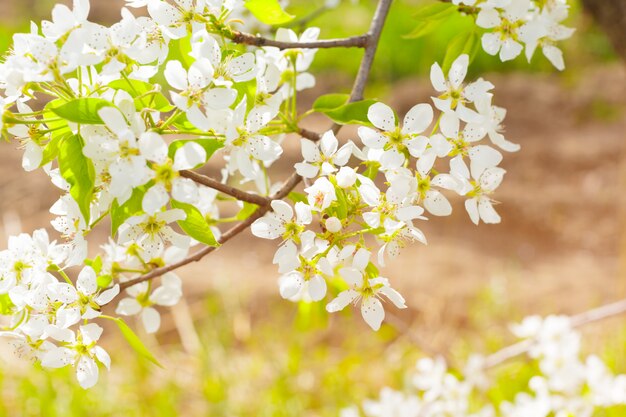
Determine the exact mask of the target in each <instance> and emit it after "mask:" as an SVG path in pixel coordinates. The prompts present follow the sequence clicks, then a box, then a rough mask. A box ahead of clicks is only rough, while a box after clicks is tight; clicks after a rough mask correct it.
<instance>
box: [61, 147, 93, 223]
mask: <svg viewBox="0 0 626 417" xmlns="http://www.w3.org/2000/svg"><path fill="white" fill-rule="evenodd" d="M83 146H84V142H83V138H82V137H81V136H80V135H72V136H69V137H67V138H65V139H64V140H63V141H61V143H60V145H59V170H60V171H61V176H62V177H63V178H65V180H66V181H67V182H68V183H69V184H70V195H71V196H72V198H74V200H75V201H76V203H78V207H79V208H80V212H81V214H82V215H83V217H84V218H85V222H86V223H87V224H89V220H90V213H89V206H90V205H91V200H92V199H93V194H94V182H95V178H96V174H95V170H94V167H93V163H92V162H91V160H90V159H89V158H87V157H85V155H84V154H83Z"/></svg>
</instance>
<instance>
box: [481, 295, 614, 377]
mask: <svg viewBox="0 0 626 417" xmlns="http://www.w3.org/2000/svg"><path fill="white" fill-rule="evenodd" d="M622 314H626V299H625V300H621V301H617V302H615V303H612V304H607V305H604V306H601V307H598V308H594V309H591V310H588V311H585V312H584V313H580V314H577V315H575V316H571V317H570V321H571V323H572V327H574V328H577V327H581V326H584V325H586V324H590V323H595V322H597V321H600V320H604V319H607V318H610V317H615V316H619V315H622ZM532 346H533V341H532V340H531V339H527V340H523V341H521V342H518V343H515V344H513V345H511V346H507V347H505V348H503V349H500V350H499V351H497V352H495V353H493V354H491V355H489V356H487V358H486V359H485V366H484V368H485V369H489V368H493V367H495V366H498V365H500V364H501V363H503V362H506V361H508V360H509V359H513V358H515V357H517V356H520V355H523V354H524V353H526V352H528V350H529V349H530V348H531V347H532Z"/></svg>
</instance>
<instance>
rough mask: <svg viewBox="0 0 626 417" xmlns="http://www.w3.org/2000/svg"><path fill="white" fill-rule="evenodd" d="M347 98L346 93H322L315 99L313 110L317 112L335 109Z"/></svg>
mask: <svg viewBox="0 0 626 417" xmlns="http://www.w3.org/2000/svg"><path fill="white" fill-rule="evenodd" d="M349 99H350V96H349V95H348V94H324V95H323V96H319V97H318V98H317V100H315V102H314V103H313V110H315V111H316V112H319V113H325V112H327V111H330V110H335V109H338V108H339V107H341V106H343V105H344V104H346V103H347V102H348V100H349Z"/></svg>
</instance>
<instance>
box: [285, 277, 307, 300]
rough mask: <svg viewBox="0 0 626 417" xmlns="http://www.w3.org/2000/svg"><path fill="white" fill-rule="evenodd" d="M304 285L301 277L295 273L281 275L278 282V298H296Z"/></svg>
mask: <svg viewBox="0 0 626 417" xmlns="http://www.w3.org/2000/svg"><path fill="white" fill-rule="evenodd" d="M302 285H304V280H303V279H302V275H300V274H299V273H297V272H294V273H291V274H287V275H283V276H282V277H281V279H280V281H279V290H280V296H281V297H283V298H286V299H289V298H292V297H294V296H296V295H297V294H298V293H299V292H300V290H301V289H302Z"/></svg>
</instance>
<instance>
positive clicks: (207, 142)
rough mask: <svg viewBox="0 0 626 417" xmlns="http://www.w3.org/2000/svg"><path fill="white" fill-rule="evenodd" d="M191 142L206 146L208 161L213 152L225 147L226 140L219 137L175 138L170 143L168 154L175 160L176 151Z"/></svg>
mask: <svg viewBox="0 0 626 417" xmlns="http://www.w3.org/2000/svg"><path fill="white" fill-rule="evenodd" d="M189 142H196V143H197V144H198V145H200V146H202V147H203V148H204V150H205V151H206V160H205V161H204V162H206V161H208V160H209V159H211V156H213V154H214V153H215V151H217V150H218V149H220V148H223V147H224V141H222V140H219V139H205V138H201V139H181V140H175V141H174V142H172V143H170V146H169V148H168V150H167V154H168V156H169V157H170V158H171V159H172V160H174V156H175V155H176V151H177V150H179V149H180V148H182V147H183V146H185V144H186V143H189Z"/></svg>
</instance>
